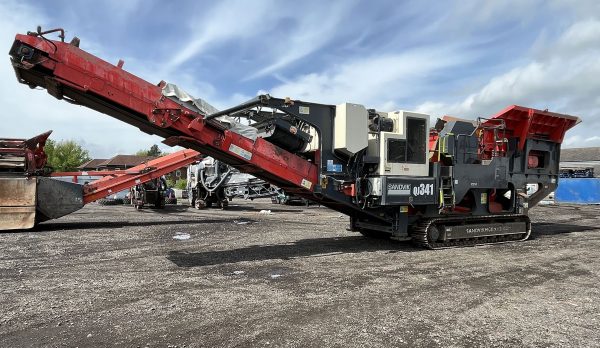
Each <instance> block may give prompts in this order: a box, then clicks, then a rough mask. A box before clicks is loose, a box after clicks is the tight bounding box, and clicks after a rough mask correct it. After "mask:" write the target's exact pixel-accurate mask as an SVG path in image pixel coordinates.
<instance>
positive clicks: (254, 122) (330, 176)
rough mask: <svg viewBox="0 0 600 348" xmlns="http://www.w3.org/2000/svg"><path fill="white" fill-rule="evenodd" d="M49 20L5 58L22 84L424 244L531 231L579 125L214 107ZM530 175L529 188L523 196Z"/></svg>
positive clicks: (289, 104) (506, 113)
mask: <svg viewBox="0 0 600 348" xmlns="http://www.w3.org/2000/svg"><path fill="white" fill-rule="evenodd" d="M55 31H58V32H61V33H62V30H61V29H56V30H53V31H48V32H42V31H41V30H40V29H39V28H38V31H37V32H29V33H27V34H25V35H23V34H19V35H17V36H16V38H15V41H14V44H13V46H12V48H11V49H10V56H11V61H12V65H13V67H14V69H15V72H16V75H17V78H18V80H19V82H21V83H24V84H26V85H28V86H30V87H31V88H36V87H42V88H45V89H46V90H47V91H48V93H49V94H51V95H52V96H54V97H56V98H57V99H63V100H66V101H68V102H71V103H74V104H78V105H83V106H86V107H89V108H92V109H94V110H97V111H100V112H102V113H105V114H108V115H110V116H112V117H115V118H117V119H119V120H122V121H124V122H126V123H129V124H132V125H134V126H136V127H138V128H139V129H140V130H142V131H144V132H146V133H150V134H156V135H158V136H161V137H164V138H165V141H164V142H165V143H166V144H169V145H180V146H183V147H186V148H190V149H194V150H197V151H200V152H202V153H203V154H206V155H209V156H212V157H214V158H216V159H217V160H220V161H223V162H224V163H227V164H228V165H230V166H233V167H235V168H237V169H239V170H240V171H241V172H246V173H251V174H252V175H254V176H256V177H258V178H261V179H263V180H266V181H267V182H270V183H272V184H274V185H276V186H278V187H280V188H282V189H284V190H285V191H286V192H289V193H291V194H294V195H298V196H301V197H304V198H307V199H310V200H313V201H317V202H319V203H320V204H322V205H325V206H327V207H329V208H331V209H334V210H337V211H339V212H341V213H344V214H346V215H348V216H349V217H350V229H351V230H353V231H358V232H361V233H363V234H365V235H386V236H389V237H391V238H393V239H397V240H413V241H414V242H416V243H418V244H420V245H422V246H424V247H427V248H443V247H448V246H461V245H473V244H481V243H496V242H504V241H516V240H524V239H527V238H528V236H529V234H530V231H531V223H530V220H529V218H528V216H527V213H528V209H529V208H531V207H532V206H534V205H535V204H537V203H538V202H539V201H540V200H541V199H542V198H543V197H545V196H546V195H547V194H548V193H550V192H552V191H553V190H554V189H555V188H556V186H557V183H558V175H559V171H558V164H559V157H560V144H561V142H562V140H563V137H564V135H565V132H566V131H567V130H568V129H570V128H571V127H573V126H575V125H576V124H577V123H579V119H578V118H577V117H574V116H569V115H562V114H557V113H553V112H548V111H546V110H536V109H532V108H526V107H521V106H509V107H507V108H506V109H504V110H502V111H501V112H499V113H498V114H496V115H494V116H491V117H489V118H487V119H478V120H477V121H466V120H460V119H454V118H448V117H446V118H444V119H441V120H438V121H437V122H436V123H435V125H434V126H433V127H431V128H430V124H429V122H430V119H429V115H425V114H421V113H416V112H410V111H394V112H383V111H378V110H373V109H368V108H366V107H364V106H363V105H359V104H352V103H344V104H339V105H325V104H317V103H311V102H307V101H302V100H292V99H289V98H284V99H280V98H274V97H271V96H269V95H260V96H257V97H256V98H254V99H252V100H249V101H247V102H245V103H242V104H240V105H237V106H235V107H232V108H229V109H227V110H222V111H216V110H214V109H211V108H207V107H205V106H206V103H205V102H203V101H201V100H194V99H193V98H190V97H189V95H187V94H186V93H171V92H169V91H173V90H176V91H177V90H178V89H177V88H175V89H174V88H173V85H170V84H167V83H165V82H162V81H161V82H160V83H159V84H158V85H154V84H151V83H148V82H146V81H144V80H142V79H141V78H139V77H137V76H134V75H133V74H130V73H128V72H126V71H125V70H124V69H123V62H122V61H120V62H119V63H118V64H117V65H116V66H115V65H113V64H110V63H108V62H106V61H103V60H101V59H100V58H98V57H96V56H93V55H91V54H89V53H87V52H85V51H84V50H82V49H80V48H79V40H78V39H76V38H75V39H73V40H72V41H71V42H70V43H67V42H64V34H63V35H61V36H59V37H61V40H60V41H58V40H56V41H54V40H49V39H47V38H46V37H45V35H47V34H49V33H51V32H55ZM166 91H167V92H166ZM241 119H244V120H246V122H238V121H239V120H241ZM527 184H536V185H538V190H537V192H536V193H535V194H533V195H531V196H527V194H526V187H527Z"/></svg>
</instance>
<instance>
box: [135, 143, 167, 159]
mask: <svg viewBox="0 0 600 348" xmlns="http://www.w3.org/2000/svg"><path fill="white" fill-rule="evenodd" d="M135 154H136V155H138V156H153V157H159V156H162V155H163V153H162V151H160V149H159V148H158V145H156V144H154V145H152V146H150V150H140V151H138V152H136V153H135Z"/></svg>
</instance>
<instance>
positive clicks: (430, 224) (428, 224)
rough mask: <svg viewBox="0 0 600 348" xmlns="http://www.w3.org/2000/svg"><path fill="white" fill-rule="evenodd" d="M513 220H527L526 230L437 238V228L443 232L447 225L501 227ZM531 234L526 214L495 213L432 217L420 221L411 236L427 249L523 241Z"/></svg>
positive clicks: (415, 241)
mask: <svg viewBox="0 0 600 348" xmlns="http://www.w3.org/2000/svg"><path fill="white" fill-rule="evenodd" d="M511 222H525V223H526V230H525V231H523V232H522V233H514V232H512V233H508V234H494V235H485V236H474V237H470V238H456V239H450V238H449V239H443V238H441V239H436V238H433V236H435V234H436V233H435V232H436V231H435V229H438V232H439V233H442V231H443V230H444V228H445V227H447V226H465V225H466V226H468V225H481V224H489V225H490V226H491V227H497V226H499V227H501V226H503V225H505V224H507V223H511ZM530 234H531V221H530V220H529V217H527V216H525V215H502V216H498V215H493V216H477V217H456V218H431V219H423V220H421V221H419V222H418V223H417V224H416V225H415V226H414V227H413V229H412V231H411V236H412V240H413V242H414V243H416V244H417V245H419V246H422V247H424V248H427V249H444V248H455V247H465V246H474V245H481V244H497V243H506V242H517V241H523V240H526V239H527V238H529V235H530Z"/></svg>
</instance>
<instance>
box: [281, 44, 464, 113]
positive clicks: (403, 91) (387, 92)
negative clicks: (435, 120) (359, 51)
mask: <svg viewBox="0 0 600 348" xmlns="http://www.w3.org/2000/svg"><path fill="white" fill-rule="evenodd" d="M439 57H444V59H439ZM465 59H466V58H465V56H464V55H463V53H462V52H461V50H460V48H459V47H451V46H447V47H438V48H421V49H413V50H409V51H406V52H404V53H400V54H385V55H383V54H379V55H374V56H369V57H364V58H359V59H354V60H350V61H346V62H344V63H342V64H339V65H335V66H333V67H330V68H329V69H325V70H324V71H322V72H319V73H310V74H305V75H301V76H299V77H297V78H295V79H293V80H290V81H287V82H284V83H282V84H280V85H278V86H275V87H273V88H271V89H270V91H269V92H270V93H271V94H272V95H274V96H281V97H283V96H289V97H291V98H294V99H303V100H308V101H313V102H322V103H327V104H338V103H343V102H356V103H360V104H364V105H366V106H367V107H377V108H384V107H385V108H390V109H391V108H395V107H397V105H396V101H397V100H398V98H409V97H410V96H412V95H414V94H415V93H418V91H419V90H421V89H422V88H424V86H426V85H427V84H428V83H429V80H430V79H431V78H432V77H434V76H435V73H436V72H437V71H439V70H441V69H445V68H449V67H452V66H456V65H458V64H462V63H464V62H465Z"/></svg>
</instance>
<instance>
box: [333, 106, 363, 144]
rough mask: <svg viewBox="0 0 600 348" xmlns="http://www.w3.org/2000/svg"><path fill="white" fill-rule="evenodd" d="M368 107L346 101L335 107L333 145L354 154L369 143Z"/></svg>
mask: <svg viewBox="0 0 600 348" xmlns="http://www.w3.org/2000/svg"><path fill="white" fill-rule="evenodd" d="M368 122H369V114H368V112H367V109H366V108H365V107H364V106H362V105H359V104H350V103H344V104H339V105H336V107H335V121H334V125H333V127H334V137H333V147H334V148H335V150H338V151H340V152H342V153H344V154H346V155H348V156H352V155H354V154H355V153H357V152H358V151H360V150H362V149H364V148H366V147H367V145H368V129H369V128H368V127H369V125H368Z"/></svg>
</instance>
